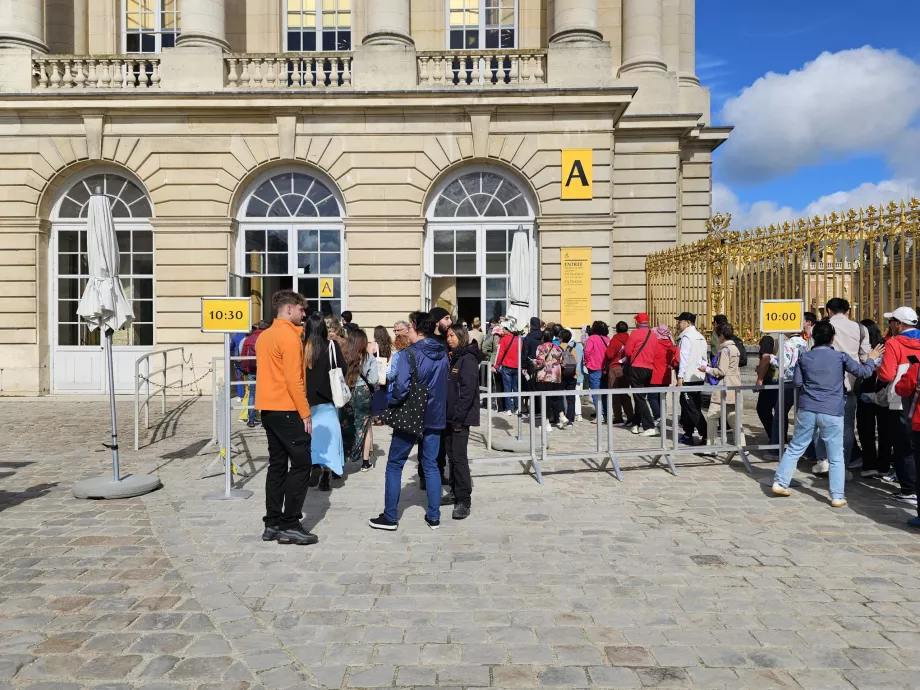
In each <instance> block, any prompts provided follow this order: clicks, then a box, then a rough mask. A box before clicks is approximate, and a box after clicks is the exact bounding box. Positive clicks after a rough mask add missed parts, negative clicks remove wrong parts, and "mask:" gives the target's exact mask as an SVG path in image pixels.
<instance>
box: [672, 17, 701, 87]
mask: <svg viewBox="0 0 920 690" xmlns="http://www.w3.org/2000/svg"><path fill="white" fill-rule="evenodd" d="M678 12H679V14H678V18H677V21H678V31H679V32H680V72H679V77H680V83H681V85H688V86H689V85H693V86H699V85H700V80H699V77H697V76H696V0H680V9H679V10H678Z"/></svg>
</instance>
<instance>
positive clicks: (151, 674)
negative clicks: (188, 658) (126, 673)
mask: <svg viewBox="0 0 920 690" xmlns="http://www.w3.org/2000/svg"><path fill="white" fill-rule="evenodd" d="M177 663H179V657H176V656H168V655H164V656H158V657H155V658H154V659H151V660H150V663H149V664H147V666H146V667H145V668H144V670H143V671H141V673H140V676H141V677H142V678H162V677H163V676H165V675H166V674H167V673H169V672H170V671H172V670H173V667H174V666H175V665H176V664H177Z"/></svg>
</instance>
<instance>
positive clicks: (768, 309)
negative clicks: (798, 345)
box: [760, 299, 805, 460]
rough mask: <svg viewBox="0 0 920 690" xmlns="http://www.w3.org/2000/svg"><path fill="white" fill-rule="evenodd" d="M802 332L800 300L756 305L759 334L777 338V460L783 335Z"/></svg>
mask: <svg viewBox="0 0 920 690" xmlns="http://www.w3.org/2000/svg"><path fill="white" fill-rule="evenodd" d="M804 328H805V302H804V301H803V300H800V299H765V300H761V301H760V330H761V332H762V333H776V334H777V335H778V340H777V348H776V361H777V367H776V368H777V379H778V381H777V383H778V384H779V390H778V391H777V396H776V411H777V415H776V416H777V419H778V427H777V428H778V430H779V437H778V441H779V448H778V450H777V452H778V454H779V457H780V460H782V458H783V451H784V450H785V445H786V429H785V427H786V425H787V424H788V421H789V416H788V414H787V413H786V335H785V334H786V333H799V332H801V331H802V330H803V329H804Z"/></svg>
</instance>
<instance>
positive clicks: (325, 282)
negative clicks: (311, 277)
mask: <svg viewBox="0 0 920 690" xmlns="http://www.w3.org/2000/svg"><path fill="white" fill-rule="evenodd" d="M319 296H320V297H324V298H326V299H330V298H332V297H335V283H333V282H332V278H320V279H319Z"/></svg>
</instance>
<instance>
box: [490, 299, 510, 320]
mask: <svg viewBox="0 0 920 690" xmlns="http://www.w3.org/2000/svg"><path fill="white" fill-rule="evenodd" d="M507 313H508V310H507V309H506V308H505V300H503V299H487V300H486V314H487V318H489V319H497V318H498V317H500V316H504V315H505V314H507Z"/></svg>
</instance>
